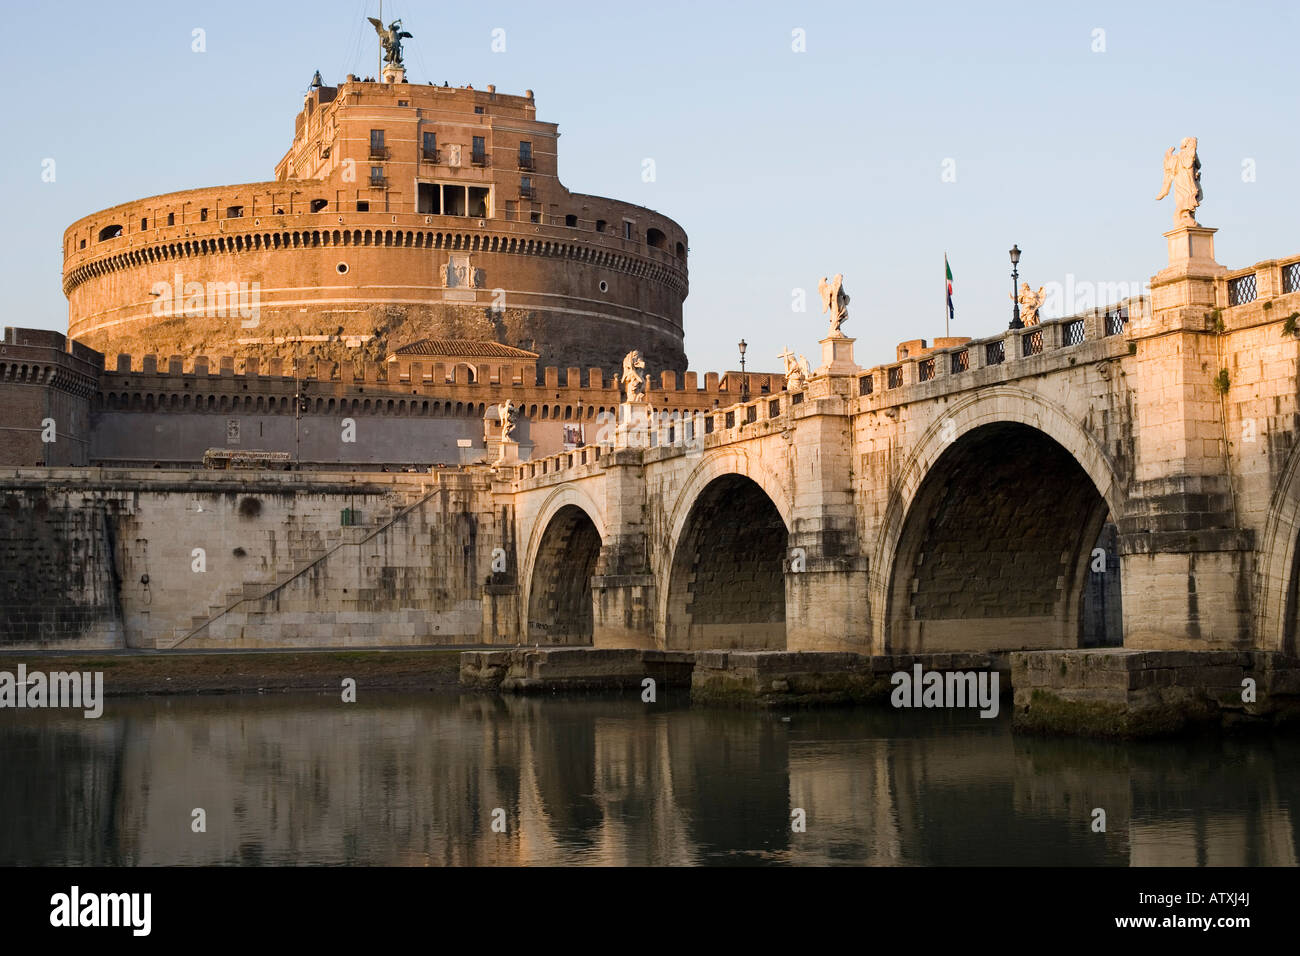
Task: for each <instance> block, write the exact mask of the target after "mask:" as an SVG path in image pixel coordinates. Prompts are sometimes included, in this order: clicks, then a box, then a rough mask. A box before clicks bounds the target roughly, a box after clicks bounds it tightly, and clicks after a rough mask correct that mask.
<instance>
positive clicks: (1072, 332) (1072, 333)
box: [1064, 319, 1087, 345]
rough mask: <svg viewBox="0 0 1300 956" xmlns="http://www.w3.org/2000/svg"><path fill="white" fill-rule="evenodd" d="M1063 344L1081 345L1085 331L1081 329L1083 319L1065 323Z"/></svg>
mask: <svg viewBox="0 0 1300 956" xmlns="http://www.w3.org/2000/svg"><path fill="white" fill-rule="evenodd" d="M1064 331H1065V344H1066V345H1082V344H1083V340H1084V338H1085V336H1086V335H1087V331H1086V330H1085V329H1084V327H1083V319H1074V320H1073V321H1070V322H1066V323H1065V330H1064Z"/></svg>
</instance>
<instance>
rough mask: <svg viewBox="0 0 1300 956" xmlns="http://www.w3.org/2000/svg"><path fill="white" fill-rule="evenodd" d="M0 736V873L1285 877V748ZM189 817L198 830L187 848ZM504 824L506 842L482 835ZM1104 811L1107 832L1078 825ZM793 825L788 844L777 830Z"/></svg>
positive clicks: (413, 718)
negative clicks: (718, 867)
mask: <svg viewBox="0 0 1300 956" xmlns="http://www.w3.org/2000/svg"><path fill="white" fill-rule="evenodd" d="M111 703H112V706H111V707H110V708H109V711H108V713H106V715H105V716H104V717H103V718H101V719H100V720H98V721H91V720H81V719H75V718H69V717H67V716H65V715H57V714H51V713H48V712H41V713H34V712H26V713H24V714H23V715H22V720H21V722H16V721H15V720H14V713H13V712H9V715H8V717H6V719H5V722H4V723H3V724H0V765H3V766H4V767H6V768H7V771H8V772H6V773H5V774H4V775H2V776H0V864H4V865H8V864H36V863H46V864H50V863H56V864H62V863H71V864H169V863H179V864H213V863H304V862H315V863H364V864H397V865H455V864H480V865H495V864H584V863H590V864H611V865H624V864H633V865H635V864H654V865H658V864H694V863H721V864H728V863H752V862H777V863H796V864H821V863H866V864H882V865H927V864H999V863H1017V864H1030V865H1034V864H1042V865H1061V864H1111V865H1126V864H1140V865H1163V864H1180V865H1182V864H1191V865H1219V864H1234V865H1236V864H1246V865H1295V864H1296V862H1297V858H1298V856H1300V853H1298V852H1297V834H1296V828H1295V825H1294V815H1295V810H1296V803H1297V799H1300V760H1297V759H1296V758H1297V757H1298V756H1300V741H1295V740H1289V741H1288V740H1245V739H1220V740H1214V741H1204V742H1201V741H1177V742H1165V743H1159V744H1152V743H1146V744H1142V745H1120V744H1115V743H1107V742H1098V741H1090V740H1077V739H1067V740H1055V739H1053V740H1049V739H1035V738H1021V737H1017V738H1014V739H1013V738H1012V737H1011V735H1010V733H1009V729H1008V727H1007V725H1006V724H1005V722H1003V721H985V720H981V719H979V718H978V717H975V716H973V715H966V714H960V715H957V714H951V713H943V714H938V713H928V712H916V711H913V712H909V713H907V714H900V713H897V712H893V711H864V710H857V711H852V712H849V711H834V712H830V711H827V712H800V713H795V714H793V715H790V719H789V720H786V719H784V718H783V717H781V716H780V715H774V714H766V713H757V712H742V711H729V710H709V709H701V708H694V709H692V708H689V707H686V706H679V705H677V704H675V703H671V702H670V703H660V704H656V705H646V704H642V703H640V701H639V700H635V701H634V702H633V701H623V700H617V701H614V700H604V701H601V700H537V699H529V698H524V699H514V698H507V699H501V698H495V697H478V696H473V697H470V696H466V697H461V698H455V697H405V696H403V697H396V696H395V697H384V698H376V697H373V696H372V697H371V700H370V701H369V702H365V701H364V695H363V702H362V703H358V704H354V705H348V706H344V705H342V704H339V703H337V702H335V700H334V699H332V698H324V697H292V698H288V697H286V698H265V697H262V698H256V699H251V698H225V699H186V700H135V701H125V700H118V701H114V702H111ZM195 808H203V809H204V810H205V811H206V817H207V831H206V832H205V833H194V832H192V830H191V820H192V811H193V810H194V809H195ZM498 808H499V809H500V810H501V811H504V822H505V832H504V833H502V832H495V831H494V829H493V819H494V810H497V809H498ZM1094 808H1101V809H1104V810H1105V811H1106V819H1107V829H1106V832H1105V833H1094V832H1092V830H1091V828H1090V822H1091V820H1092V811H1093V809H1094ZM797 809H801V810H803V811H805V814H806V820H807V829H806V832H793V831H792V827H791V814H792V812H793V811H795V810H797Z"/></svg>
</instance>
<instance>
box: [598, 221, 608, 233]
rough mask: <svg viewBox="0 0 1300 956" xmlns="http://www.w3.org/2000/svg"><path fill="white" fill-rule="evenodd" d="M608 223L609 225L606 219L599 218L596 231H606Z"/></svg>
mask: <svg viewBox="0 0 1300 956" xmlns="http://www.w3.org/2000/svg"><path fill="white" fill-rule="evenodd" d="M607 225H609V223H607V222H605V220H604V219H597V220H596V231H597V232H604V231H605V227H606V226H607Z"/></svg>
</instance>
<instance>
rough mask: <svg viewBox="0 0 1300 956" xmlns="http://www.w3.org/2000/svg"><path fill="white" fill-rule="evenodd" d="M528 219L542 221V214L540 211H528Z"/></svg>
mask: <svg viewBox="0 0 1300 956" xmlns="http://www.w3.org/2000/svg"><path fill="white" fill-rule="evenodd" d="M528 221H529V222H541V221H542V214H541V213H540V212H530V213H529V214H528Z"/></svg>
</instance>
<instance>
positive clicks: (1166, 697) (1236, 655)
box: [1011, 648, 1300, 737]
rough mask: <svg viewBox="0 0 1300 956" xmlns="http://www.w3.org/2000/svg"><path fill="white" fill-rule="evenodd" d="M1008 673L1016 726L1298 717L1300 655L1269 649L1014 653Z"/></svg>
mask: <svg viewBox="0 0 1300 956" xmlns="http://www.w3.org/2000/svg"><path fill="white" fill-rule="evenodd" d="M1011 681H1012V684H1013V686H1014V687H1015V722H1016V727H1017V728H1019V729H1022V730H1032V731H1046V732H1051V733H1078V734H1092V735H1101V736H1121V737H1148V736H1154V735H1159V734H1165V733H1176V732H1178V731H1181V730H1184V729H1185V728H1187V727H1189V726H1191V725H1195V724H1204V723H1219V724H1223V725H1225V726H1230V727H1233V726H1241V725H1249V724H1265V725H1267V724H1274V723H1287V724H1291V725H1297V724H1300V660H1297V659H1296V658H1294V657H1286V656H1284V655H1281V654H1278V653H1275V652H1271V651H1208V652H1195V651H1133V650H1123V649H1119V648H1110V649H1104V650H1086V651H1085V650H1076V651H1052V652H1049V653H1040V654H1024V653H1015V654H1012V655H1011Z"/></svg>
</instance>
